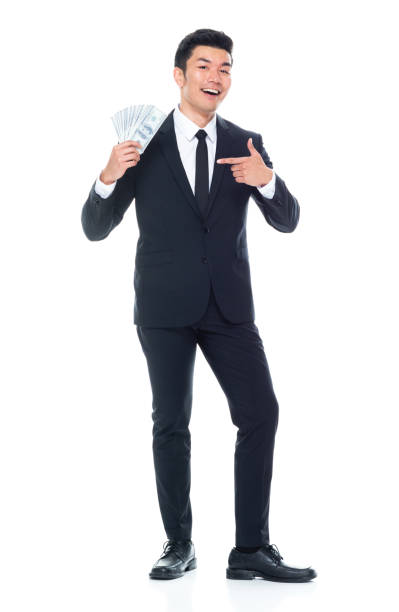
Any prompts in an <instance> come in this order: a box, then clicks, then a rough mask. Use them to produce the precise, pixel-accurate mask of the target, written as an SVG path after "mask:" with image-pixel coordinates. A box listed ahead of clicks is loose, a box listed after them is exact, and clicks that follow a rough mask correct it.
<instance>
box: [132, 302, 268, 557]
mask: <svg viewBox="0 0 399 612" xmlns="http://www.w3.org/2000/svg"><path fill="white" fill-rule="evenodd" d="M136 327H137V334H138V337H139V340H140V343H141V346H142V349H143V352H144V354H145V357H146V360H147V365H148V371H149V376H150V382H151V388H152V397H153V401H152V420H153V457H154V467H155V478H156V486H157V494H158V501H159V507H160V511H161V516H162V521H163V524H164V528H165V531H166V535H167V537H168V538H175V539H186V538H191V533H192V514H191V502H190V485H191V471H190V457H191V436H190V431H189V423H190V416H191V406H192V397H193V395H192V392H193V373H194V362H195V354H196V348H197V344H198V345H199V346H200V348H201V350H202V352H203V354H204V356H205V358H206V360H207V361H208V363H209V365H210V367H211V368H212V370H213V372H214V374H215V376H216V378H217V380H218V381H219V383H220V386H221V387H222V389H223V391H224V393H225V395H226V398H227V402H228V405H229V409H230V414H231V419H232V421H233V423H234V425H235V426H236V427H237V428H238V431H237V440H236V444H235V453H234V493H235V522H236V533H235V545H236V546H262V545H264V544H269V543H270V542H269V498H270V485H271V479H272V468H273V452H274V440H275V433H276V430H277V424H278V413H279V406H278V402H277V399H276V396H275V394H274V390H273V385H272V381H271V377H270V372H269V367H268V364H267V360H266V356H265V352H264V347H263V343H262V340H261V338H260V336H259V330H258V328H257V326H256V325H255V323H253V322H251V321H250V322H246V323H238V324H235V323H230V322H229V321H227V320H226V319H225V318H224V317H223V315H222V313H221V311H220V309H219V307H218V305H217V303H216V301H215V297H214V294H213V291H212V290H211V292H210V299H209V304H208V308H207V311H206V312H205V315H204V316H203V317H202V319H201V320H200V321H199V322H198V323H196V324H194V325H190V326H186V327H143V326H136Z"/></svg>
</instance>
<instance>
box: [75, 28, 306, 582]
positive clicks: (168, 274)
mask: <svg viewBox="0 0 399 612" xmlns="http://www.w3.org/2000/svg"><path fill="white" fill-rule="evenodd" d="M232 46H233V43H232V40H231V39H230V38H229V37H228V36H226V35H225V34H224V33H223V32H217V31H215V30H209V29H201V30H196V31H195V32H193V33H191V34H189V35H188V36H186V37H185V38H184V39H183V40H182V41H181V43H180V44H179V46H178V49H177V52H176V56H175V67H174V71H173V76H174V79H175V81H176V83H177V85H178V87H179V89H180V103H179V104H178V105H177V106H176V108H174V109H173V110H172V111H171V112H170V113H169V115H168V116H167V117H166V119H165V121H164V122H163V124H162V125H161V127H160V128H159V130H158V132H157V133H156V134H155V136H154V137H153V139H152V140H151V142H150V143H149V145H148V146H147V148H146V150H145V151H144V153H143V154H142V155H140V152H139V150H138V149H139V147H140V145H139V143H137V142H135V141H126V142H122V143H120V144H118V145H115V146H114V147H113V149H112V153H111V156H110V159H109V161H108V164H107V165H106V167H105V168H104V169H103V170H102V172H101V173H100V176H99V177H98V178H97V180H96V181H95V183H94V184H93V186H92V188H91V191H90V194H89V197H88V199H87V201H86V203H85V204H84V206H83V210H82V225H83V230H84V232H85V235H86V236H87V238H89V240H102V239H104V238H106V236H108V234H109V233H110V232H111V231H112V230H113V229H114V228H115V227H116V226H117V225H118V224H119V223H120V222H121V221H122V218H123V215H124V213H125V212H126V210H127V208H128V207H129V206H130V204H131V202H132V200H133V199H135V204H136V215H137V222H138V226H139V230H140V236H139V239H138V243H137V252H136V259H135V271H134V288H135V303H134V324H135V325H136V326H137V327H136V329H137V334H138V337H139V340H140V343H141V347H142V350H143V352H144V354H145V357H146V360H147V365H148V371H149V377H150V382H151V387H152V395H153V403H152V407H153V410H152V419H153V455H154V467H155V476H156V485H157V495H158V501H159V506H160V511H161V516H162V520H163V524H164V527H165V531H166V534H167V537H168V540H167V542H166V543H165V545H164V550H163V554H162V555H161V557H160V558H159V559H158V561H157V562H156V563H155V564H154V565H153V567H152V570H151V572H150V576H151V577H152V578H164V579H170V578H177V577H180V576H183V575H184V574H185V572H187V571H190V570H192V569H194V568H195V567H196V563H197V560H196V557H195V552H194V544H193V542H192V540H191V535H192V514H191V504H190V495H189V494H190V449H191V446H190V440H191V439H190V431H189V422H190V416H191V406H192V388H193V372H194V361H195V353H196V347H197V344H198V345H199V346H200V348H201V350H202V351H203V354H204V356H205V358H206V359H207V361H208V363H209V365H210V366H211V368H212V370H213V372H214V374H215V376H216V377H217V379H218V381H219V383H220V385H221V387H222V389H223V391H224V393H225V395H226V398H227V401H228V405H229V408H230V412H231V418H232V421H233V423H234V425H236V426H237V427H238V432H237V442H236V448H235V464H234V468H235V472H234V475H235V519H236V534H235V536H236V537H235V539H236V542H235V547H234V548H233V549H232V550H231V552H230V555H229V558H228V568H227V574H226V575H227V577H228V578H238V579H252V578H254V577H256V576H259V577H262V578H265V579H268V580H276V581H289V582H305V581H308V580H311V579H312V578H314V577H315V576H316V572H315V571H314V569H312V568H311V567H306V568H298V567H294V566H289V565H287V564H285V563H284V562H283V561H282V559H283V557H282V556H281V554H280V553H279V551H278V548H277V547H276V546H275V545H274V544H270V540H269V525H268V514H269V497H270V484H271V478H272V465H273V450H274V438H275V432H276V428H277V423H278V403H277V399H276V397H275V394H274V391H273V386H272V381H271V377H270V372H269V368H268V364H267V360H266V356H265V353H264V348H263V343H262V340H261V338H260V336H259V330H258V328H257V326H256V325H255V323H254V318H255V313H254V305H253V298H252V290H251V280H250V269H249V259H248V248H247V239H246V217H247V208H248V201H249V197H250V196H252V197H253V198H254V200H255V202H256V203H257V205H258V206H259V208H260V210H261V212H262V214H263V215H264V217H265V219H266V221H267V222H268V223H269V224H270V225H271V226H272V227H274V228H275V229H277V230H278V231H281V232H292V231H293V230H294V229H295V227H296V225H297V223H298V219H299V205H298V202H297V200H296V199H295V198H294V197H293V196H292V195H291V193H290V192H289V191H288V189H287V187H286V185H285V183H284V181H283V180H282V179H281V178H280V177H279V176H278V175H277V174H276V173H275V172H274V171H273V165H272V162H271V161H270V159H269V156H268V154H267V153H266V151H265V149H264V147H263V143H262V137H261V135H260V134H258V133H256V132H250V131H248V130H244V129H242V128H240V127H238V126H237V125H235V124H234V123H232V122H230V121H227V120H225V119H222V118H221V117H220V116H219V115H218V114H217V113H216V108H217V107H218V106H219V104H220V103H221V102H222V100H224V98H225V97H226V95H227V93H228V91H229V89H230V85H231V69H232V64H233V60H232Z"/></svg>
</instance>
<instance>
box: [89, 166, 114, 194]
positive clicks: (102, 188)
mask: <svg viewBox="0 0 399 612" xmlns="http://www.w3.org/2000/svg"><path fill="white" fill-rule="evenodd" d="M100 174H101V172H100ZM100 174H99V175H98V177H97V179H96V184H95V185H94V191H95V192H96V193H97V195H99V196H100V197H102V198H108V196H110V195H111V193H112V192H113V190H114V189H115V185H116V181H115V182H114V183H111V184H110V185H106V184H105V183H103V182H102V180H101V179H100Z"/></svg>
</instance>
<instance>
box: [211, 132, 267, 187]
mask: <svg viewBox="0 0 399 612" xmlns="http://www.w3.org/2000/svg"><path fill="white" fill-rule="evenodd" d="M247 146H248V149H249V153H250V154H249V156H248V157H224V158H222V159H218V160H217V163H218V164H233V165H232V166H231V167H230V170H231V171H232V173H233V176H234V178H235V180H236V181H237V183H246V184H247V185H251V186H252V187H264V186H265V185H267V183H269V181H271V179H272V177H273V170H272V169H271V168H268V167H267V166H266V164H265V162H264V161H263V159H262V156H261V154H260V153H258V151H257V150H256V149H255V147H254V145H253V144H252V138H249V139H248V142H247Z"/></svg>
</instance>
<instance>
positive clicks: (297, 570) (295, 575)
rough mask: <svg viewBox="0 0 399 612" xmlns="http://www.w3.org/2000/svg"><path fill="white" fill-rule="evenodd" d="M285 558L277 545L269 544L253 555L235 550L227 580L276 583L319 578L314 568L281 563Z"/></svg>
mask: <svg viewBox="0 0 399 612" xmlns="http://www.w3.org/2000/svg"><path fill="white" fill-rule="evenodd" d="M281 559H283V557H282V556H281V555H280V552H279V550H278V548H277V546H276V545H275V544H267V545H264V546H262V547H261V548H260V549H259V550H257V551H256V552H253V553H243V552H240V551H238V550H237V549H236V548H233V549H232V550H231V552H230V555H229V560H228V565H229V566H228V568H227V570H226V578H235V579H237V580H252V579H253V578H256V577H257V576H258V577H259V578H264V579H265V580H275V581H276V582H308V581H309V580H312V578H315V577H316V576H317V574H316V572H315V570H314V569H313V568H312V567H295V566H289V565H286V564H285V563H283V562H282V561H281Z"/></svg>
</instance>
